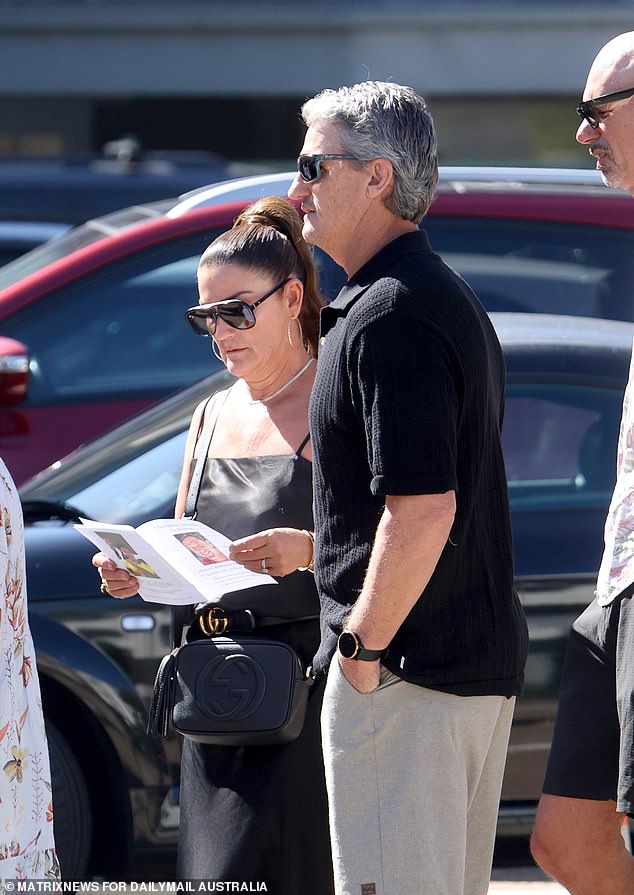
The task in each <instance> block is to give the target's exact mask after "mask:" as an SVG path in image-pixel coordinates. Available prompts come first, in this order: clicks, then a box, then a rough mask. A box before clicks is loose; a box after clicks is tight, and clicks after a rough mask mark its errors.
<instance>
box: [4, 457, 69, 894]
mask: <svg viewBox="0 0 634 895" xmlns="http://www.w3.org/2000/svg"><path fill="white" fill-rule="evenodd" d="M24 565H25V563H24V526H23V521H22V508H21V506H20V501H19V499H18V495H17V492H16V489H15V485H14V484H13V481H12V479H11V476H10V475H9V473H8V471H7V468H6V466H5V465H4V462H3V461H2V460H1V459H0V589H1V590H2V592H3V594H2V597H0V649H1V654H0V663H1V665H0V881H4V880H16V879H28V878H32V879H33V878H37V879H58V878H59V867H58V863H57V857H56V854H55V846H54V842H53V809H52V801H51V773H50V769H49V758H48V747H47V743H46V734H45V730H44V716H43V714H42V702H41V697H40V685H39V681H38V677H37V669H36V667H35V650H34V648H33V640H32V638H31V631H30V628H29V622H28V616H27V604H26V584H25V580H24ZM2 888H3V886H2V883H1V882H0V890H1V889H2Z"/></svg>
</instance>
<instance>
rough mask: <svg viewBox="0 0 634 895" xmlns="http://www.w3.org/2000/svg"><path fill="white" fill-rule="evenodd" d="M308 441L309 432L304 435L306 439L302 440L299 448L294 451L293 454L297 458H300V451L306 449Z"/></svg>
mask: <svg viewBox="0 0 634 895" xmlns="http://www.w3.org/2000/svg"><path fill="white" fill-rule="evenodd" d="M309 441H310V432H309V433H308V434H307V435H306V438H304V440H303V441H302V443H301V444H300V446H299V447H298V448H297V450H296V451H295V453H296V454H297V456H298V457H301V454H302V451H303V450H304V448H305V447H306V445H307V444H308V442H309Z"/></svg>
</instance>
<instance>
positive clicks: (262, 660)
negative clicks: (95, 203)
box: [148, 404, 312, 746]
mask: <svg viewBox="0 0 634 895" xmlns="http://www.w3.org/2000/svg"><path fill="white" fill-rule="evenodd" d="M214 411H215V412H214ZM217 412H218V405H217V404H216V406H215V407H214V408H213V410H212V414H211V419H210V421H209V423H208V428H207V431H206V432H205V435H204V437H203V438H202V439H201V444H202V449H201V455H200V457H199V459H198V460H197V461H196V465H195V467H194V472H193V475H192V479H191V482H190V486H189V492H188V495H187V502H186V508H185V516H188V517H190V518H193V517H194V516H195V512H196V503H197V500H198V493H199V491H200V483H201V478H202V474H203V469H204V465H205V461H206V458H207V454H208V452H209V444H210V442H211V433H212V431H213V426H214V424H215V417H217ZM188 611H191V608H190V607H183V608H182V610H176V611H175V613H174V616H173V622H174V630H173V635H172V640H173V646H174V649H173V650H172V652H171V653H169V654H168V655H167V656H165V658H164V659H163V660H162V662H161V664H160V666H159V669H158V672H157V675H156V680H155V683H154V693H153V698H152V705H151V708H150V716H149V719H148V732H149V733H153V734H156V735H158V736H160V737H162V738H166V737H167V735H168V733H169V728H170V723H171V725H172V726H173V728H174V730H176V731H177V733H180V734H181V735H182V736H184V737H189V738H190V739H192V740H196V741H198V742H199V743H211V744H215V745H224V746H247V745H259V746H265V745H274V744H276V743H278V744H279V743H289V742H291V740H294V739H296V738H297V737H298V736H299V734H300V733H301V731H302V727H303V725H304V718H305V716H306V705H307V702H308V693H309V690H310V687H311V685H312V679H311V678H308V677H307V676H306V674H305V672H304V669H303V666H302V662H301V660H300V658H299V656H298V655H297V653H296V652H295V650H293V648H292V647H291V646H289V645H288V644H286V643H282V642H280V641H277V640H267V639H266V638H264V637H254V636H253V635H252V634H249V633H248V631H251V630H253V628H254V627H255V624H256V620H255V618H254V617H253V615H252V613H251V612H249V610H240V611H238V612H235V613H225V612H224V610H223V609H222V608H221V607H215V608H212V609H210V610H206V611H205V612H203V613H202V614H201V615H200V616H199V619H198V621H199V626H200V629H201V631H202V633H203V634H204V635H205V639H199V640H191V641H189V642H187V643H184V644H183V645H182V646H180V645H179V644H180V642H181V639H182V632H183V622H184V618H185V617H184V616H183V614H182V612H185V613H187V612H188ZM179 612H180V613H181V614H179ZM235 629H237V631H238V632H241V631H245V630H246V631H247V633H245V634H242V633H236V634H235V635H233V636H224V635H225V634H227V635H228V634H229V633H230V631H233V630H235Z"/></svg>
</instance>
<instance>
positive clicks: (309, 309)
mask: <svg viewBox="0 0 634 895" xmlns="http://www.w3.org/2000/svg"><path fill="white" fill-rule="evenodd" d="M220 264H241V265H242V266H243V267H248V268H249V269H250V270H256V271H262V272H265V273H268V274H270V275H271V277H272V278H273V279H274V280H275V281H276V282H281V281H282V280H285V279H286V278H287V277H297V278H298V279H300V280H301V281H302V283H303V284H304V299H303V301H302V308H301V311H300V312H299V321H300V323H301V326H302V332H303V334H304V342H305V344H306V348H307V350H308V351H309V353H310V354H312V355H313V357H316V356H317V344H318V341H319V310H320V308H321V307H322V306H323V304H324V302H323V300H322V298H321V295H320V294H319V286H318V282H317V270H316V268H315V262H314V261H313V256H312V252H311V250H310V248H309V246H308V243H307V242H306V241H305V239H304V237H303V236H302V222H301V218H300V216H299V214H298V213H297V210H296V209H295V206H294V205H292V204H291V203H290V202H289V201H288V200H287V199H282V198H281V197H280V196H267V197H266V198H264V199H258V201H257V202H254V203H253V205H249V207H248V208H245V210H244V211H243V212H242V214H240V215H239V216H238V217H237V218H236V220H235V222H234V225H233V227H232V228H231V230H227V231H226V233H222V234H221V235H220V236H218V237H217V238H216V239H214V241H213V242H212V243H211V245H209V246H208V247H207V248H206V249H205V251H204V253H203V255H202V258H201V259H200V263H199V267H215V266H216V265H220Z"/></svg>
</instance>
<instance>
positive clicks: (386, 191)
mask: <svg viewBox="0 0 634 895" xmlns="http://www.w3.org/2000/svg"><path fill="white" fill-rule="evenodd" d="M370 166H371V167H370V179H369V180H368V196H369V197H370V198H371V199H376V198H377V197H383V198H385V196H386V195H391V193H392V188H393V185H394V168H393V166H392V162H389V161H388V160H387V159H386V158H375V159H373V160H372V161H371V162H370Z"/></svg>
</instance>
